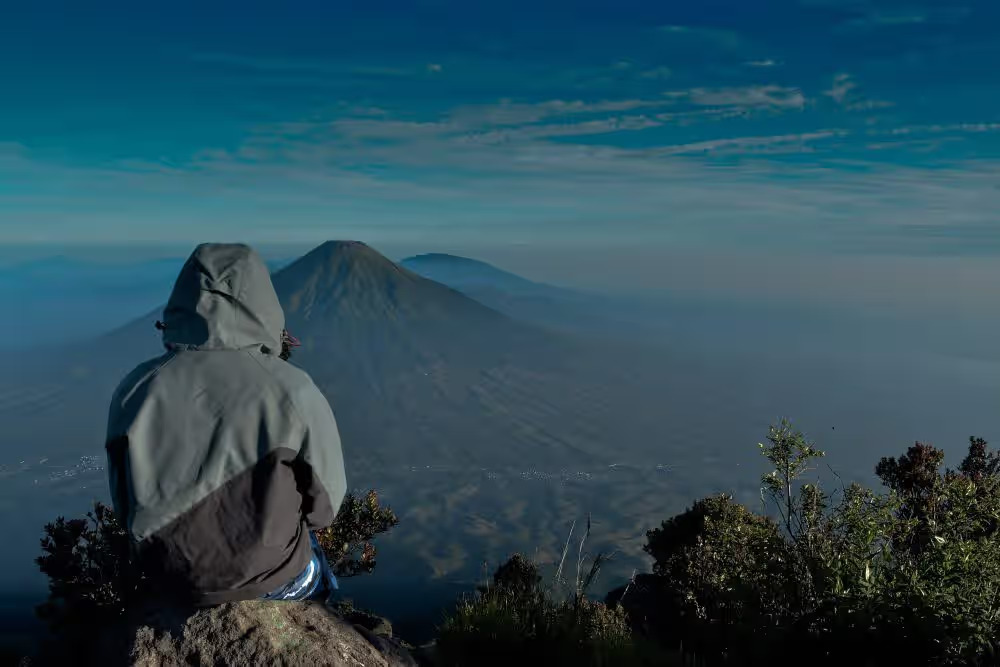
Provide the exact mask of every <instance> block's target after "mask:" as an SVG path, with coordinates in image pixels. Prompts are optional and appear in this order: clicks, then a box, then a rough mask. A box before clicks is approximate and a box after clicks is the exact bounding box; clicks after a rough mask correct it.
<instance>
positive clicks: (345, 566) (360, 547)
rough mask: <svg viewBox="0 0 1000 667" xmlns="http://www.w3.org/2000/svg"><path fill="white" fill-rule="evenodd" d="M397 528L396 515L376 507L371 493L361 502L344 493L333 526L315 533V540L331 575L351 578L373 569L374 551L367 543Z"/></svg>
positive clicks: (374, 496)
mask: <svg viewBox="0 0 1000 667" xmlns="http://www.w3.org/2000/svg"><path fill="white" fill-rule="evenodd" d="M397 524H399V519H398V518H397V517H396V514H395V513H394V512H393V511H392V509H391V508H389V507H382V506H381V505H380V504H379V499H378V493H376V492H375V490H374V489H372V490H370V491H368V493H367V494H365V497H364V498H360V497H358V496H355V495H354V494H353V493H348V494H347V495H346V496H345V497H344V502H343V503H341V505H340V511H339V512H337V518H336V519H335V520H334V522H333V524H332V525H331V526H330V527H329V528H324V529H322V530H318V531H316V539H317V541H318V542H319V544H320V546H321V547H323V552H324V553H325V554H326V558H327V560H328V561H329V562H330V567H331V568H332V569H333V573H334V574H335V575H336V576H337V577H338V578H339V577H353V576H356V575H359V574H365V573H370V572H371V571H372V570H374V569H375V555H376V551H375V545H373V544H372V543H371V540H372V539H374V537H375V536H376V535H379V534H381V533H384V532H386V531H388V530H390V529H391V528H394V527H395V526H396V525H397Z"/></svg>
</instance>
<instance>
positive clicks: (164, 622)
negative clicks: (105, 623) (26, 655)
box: [33, 600, 417, 667]
mask: <svg viewBox="0 0 1000 667" xmlns="http://www.w3.org/2000/svg"><path fill="white" fill-rule="evenodd" d="M359 628H360V630H359ZM95 634H97V635H98V636H96V637H95V636H93V635H92V636H91V641H90V644H91V646H90V651H91V653H92V654H91V655H89V656H87V658H86V662H87V664H100V665H107V666H108V667H116V666H118V665H136V666H137V667H166V666H168V665H170V666H173V665H178V666H180V665H233V666H243V665H245V666H247V667H249V666H251V665H252V666H257V665H281V666H283V667H284V666H287V667H295V666H298V665H302V666H303V667H305V666H309V667H312V666H314V665H331V666H336V667H417V662H416V661H415V660H414V658H413V657H412V656H411V655H410V654H409V652H408V651H407V649H406V648H405V647H404V644H403V642H401V641H400V640H398V639H395V638H393V637H391V636H389V637H386V636H383V635H375V634H373V633H372V632H371V631H370V630H368V629H367V628H364V627H363V626H358V625H353V624H351V623H349V622H348V621H346V620H344V619H343V618H341V617H339V616H337V615H336V614H335V613H333V612H332V611H331V610H330V609H329V608H327V607H326V606H324V605H323V604H322V603H321V602H315V601H308V602H280V601H264V600H248V601H244V602H234V603H229V604H224V605H220V606H218V607H211V608H205V609H197V610H196V609H185V608H180V607H174V606H163V607H159V608H157V607H155V606H148V607H147V608H145V609H140V610H135V611H133V612H131V613H130V614H128V615H127V616H126V617H124V618H122V619H121V620H120V621H119V622H117V623H116V624H114V625H112V626H111V627H105V628H102V629H101V630H100V631H99V632H98V633H95ZM81 657H82V656H81V655H80V654H79V653H77V654H76V655H75V658H76V659H78V660H79V659H80V658H81ZM33 664H49V662H48V661H40V662H36V663H33ZM63 664H66V663H63ZM73 664H81V663H79V662H76V663H73Z"/></svg>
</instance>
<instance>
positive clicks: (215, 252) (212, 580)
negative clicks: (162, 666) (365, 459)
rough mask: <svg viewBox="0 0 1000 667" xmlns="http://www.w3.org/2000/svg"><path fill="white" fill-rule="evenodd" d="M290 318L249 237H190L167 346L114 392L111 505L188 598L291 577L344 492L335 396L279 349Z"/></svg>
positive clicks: (251, 594) (258, 591)
mask: <svg viewBox="0 0 1000 667" xmlns="http://www.w3.org/2000/svg"><path fill="white" fill-rule="evenodd" d="M284 321H285V320H284V314H283V312H282V310H281V305H280V304H279V303H278V297H277V295H276V294H275V292H274V287H273V286H272V285H271V279H270V275H269V272H268V269H267V266H266V265H265V264H264V262H263V261H261V259H260V257H259V256H258V255H257V254H256V253H255V252H254V251H253V250H252V249H250V248H249V247H247V246H245V245H217V244H205V245H201V246H198V248H197V249H196V250H195V251H194V253H193V254H192V255H191V257H190V258H189V259H188V260H187V262H186V263H185V265H184V267H183V268H182V269H181V272H180V275H179V276H178V278H177V282H176V284H175V286H174V290H173V293H172V294H171V296H170V300H169V302H168V303H167V307H166V309H165V310H164V325H165V328H164V331H163V342H164V345H165V347H166V348H167V354H165V355H164V356H162V357H159V358H157V359H153V360H151V361H148V362H146V363H144V364H141V365H140V366H138V367H137V368H136V369H135V370H133V371H132V372H131V373H129V375H128V376H126V378H125V379H124V381H122V383H121V384H120V385H119V387H118V389H117V390H116V391H115V393H114V397H113V398H112V401H111V408H110V414H109V417H108V432H107V454H108V476H109V484H110V488H111V497H112V500H113V504H114V509H115V513H116V514H117V515H118V516H119V517H120V518H121V520H122V522H123V523H124V525H125V526H127V528H128V530H129V532H130V534H131V535H132V537H133V540H134V541H135V543H136V548H137V552H138V553H139V554H140V556H141V558H142V559H143V560H144V562H145V563H146V566H147V567H148V568H149V569H150V571H151V573H152V574H153V576H154V578H158V579H160V580H161V581H162V582H170V583H169V586H170V588H171V589H172V590H173V592H183V593H184V594H185V596H186V597H190V598H191V599H192V600H193V601H194V602H195V603H196V604H208V605H210V604H219V603H223V602H228V601H233V600H242V599H250V598H256V597H259V596H260V595H263V594H266V593H269V592H270V591H272V590H274V589H276V588H278V587H280V586H282V585H284V584H285V583H287V582H288V581H290V580H291V579H292V578H293V577H295V576H296V575H297V574H298V573H299V572H300V571H301V570H302V569H303V568H304V567H305V566H306V564H307V563H308V561H309V558H310V555H311V552H310V543H309V535H308V531H309V530H315V529H318V528H323V527H326V526H328V525H330V523H331V522H332V521H333V519H334V517H335V516H336V511H337V509H338V508H339V507H340V503H341V501H342V500H343V498H344V494H345V492H346V479H345V475H344V460H343V454H342V452H341V446H340V437H339V434H338V431H337V424H336V421H335V420H334V416H333V412H332V411H331V410H330V405H329V403H327V401H326V399H325V398H324V397H323V395H322V394H321V393H320V391H319V389H317V387H316V385H315V384H313V382H312V380H311V379H310V378H309V376H308V375H306V373H304V372H303V371H302V370H300V369H298V368H296V367H294V366H292V365H291V364H289V363H287V362H285V361H282V360H281V359H279V358H278V354H279V353H280V352H281V332H282V329H283V328H284Z"/></svg>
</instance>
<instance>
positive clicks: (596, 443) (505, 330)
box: [0, 242, 655, 471]
mask: <svg viewBox="0 0 1000 667" xmlns="http://www.w3.org/2000/svg"><path fill="white" fill-rule="evenodd" d="M273 282H274V285H275V289H276V291H277V292H278V295H279V298H280V299H281V302H282V305H283V307H284V309H285V312H286V320H287V328H288V329H289V330H290V331H291V332H292V333H293V334H295V335H296V336H297V337H299V338H300V340H301V341H302V343H303V345H302V347H301V348H299V349H298V350H296V352H295V355H294V357H293V359H292V361H293V363H296V364H299V365H301V366H302V367H303V368H305V369H306V370H307V371H308V372H309V373H310V375H311V376H312V377H313V378H314V380H315V381H316V383H317V384H318V385H319V386H320V388H321V389H322V390H323V391H324V393H326V395H327V396H328V398H329V399H330V400H331V403H332V404H333V406H334V411H335V412H336V414H337V417H338V421H339V423H340V426H341V429H342V431H343V435H344V442H345V451H346V452H347V455H348V458H349V461H350V465H351V466H352V468H353V469H355V470H359V471H360V470H361V469H367V470H375V469H378V468H380V467H385V466H392V467H407V466H414V465H431V464H434V465H454V466H462V467H464V468H476V469H478V468H480V467H520V468H523V467H524V466H525V465H532V466H539V467H550V468H551V467H560V466H564V465H565V464H566V463H567V462H568V461H570V460H574V461H577V462H583V461H594V460H604V459H606V458H608V457H610V456H611V454H610V453H609V452H608V448H607V443H608V442H611V441H617V442H624V441H630V440H640V439H641V438H643V437H645V433H644V428H645V427H644V423H646V422H645V420H644V417H643V416H642V413H643V412H645V413H646V414H647V415H651V414H655V413H652V412H649V411H643V410H639V414H638V415H634V414H633V415H630V414H627V413H626V412H625V411H633V410H635V409H636V408H637V407H638V406H639V405H640V404H641V403H642V402H643V401H644V400H647V398H646V394H645V393H644V392H641V391H632V390H629V389H628V388H629V387H630V386H634V385H635V380H636V372H635V371H634V370H633V365H631V364H623V363H621V362H620V360H618V359H616V358H615V357H614V356H612V355H609V354H608V353H607V351H606V350H597V349H594V348H592V347H588V346H587V345H585V344H583V343H581V342H579V341H577V340H576V339H574V338H572V337H569V336H563V335H558V334H554V333H552V332H549V331H546V330H543V329H539V328H536V327H533V326H530V325H528V324H525V323H522V322H520V321H517V320H514V319H512V318H510V317H508V316H506V315H504V314H501V313H499V312H497V311H496V310H493V309H491V308H488V307H486V306H484V305H483V304H481V303H479V302H477V301H475V300H473V299H471V298H469V297H467V296H466V295H464V294H461V293H459V292H458V291H455V290H453V289H451V288H449V287H446V286H444V285H442V284H440V283H437V282H434V281H432V280H428V279H426V278H423V277H421V276H419V275H417V274H415V273H413V272H412V271H409V270H408V269H406V268H404V267H401V266H399V265H397V264H395V263H393V262H391V261H390V260H388V259H386V258H385V257H384V256H382V255H381V254H379V253H378V252H376V251H375V250H373V249H372V248H370V247H368V246H366V245H364V244H361V243H356V242H330V243H325V244H323V245H322V246H320V247H318V248H316V249H315V250H313V251H312V252H310V253H308V254H307V255H305V256H303V257H302V258H300V259H299V260H297V261H295V262H294V263H292V264H291V265H289V266H287V267H285V268H284V269H282V270H280V271H278V272H277V273H276V274H274V276H273ZM157 317H158V313H155V312H154V313H150V314H149V315H148V316H146V317H143V318H141V319H139V320H137V321H135V322H133V323H130V324H129V325H126V326H124V327H121V328H119V329H117V330H115V331H114V332H111V333H109V334H108V335H107V336H104V337H102V338H100V339H98V340H96V341H92V342H89V343H87V344H85V345H80V346H75V347H69V348H63V349H60V350H58V351H53V352H50V353H45V354H38V355H36V358H35V359H34V360H26V361H24V362H21V363H22V364H23V368H24V369H27V368H30V369H31V370H30V373H17V374H10V375H8V376H7V377H8V378H13V377H24V378H26V380H25V381H23V382H22V381H17V382H13V381H8V382H5V383H0V385H3V386H0V418H2V419H3V420H4V421H5V422H6V423H7V428H6V429H5V432H4V433H3V434H0V441H2V442H0V444H4V445H5V446H6V449H7V451H20V452H23V451H26V450H32V451H39V450H40V451H45V453H46V454H49V455H51V454H52V453H53V451H62V452H73V451H76V452H86V453H92V452H94V451H100V447H101V444H102V441H103V429H104V420H105V419H106V414H107V405H108V400H109V399H110V395H111V392H112V391H113V389H114V387H115V386H116V385H117V383H118V381H119V380H120V378H121V377H122V376H123V375H124V374H125V373H126V372H127V371H128V370H129V369H130V368H131V367H133V366H134V365H135V364H137V363H139V362H140V361H142V360H143V359H146V358H149V357H152V356H155V355H157V354H160V353H161V352H162V348H161V346H160V343H159V334H158V332H157V331H156V330H155V329H154V328H153V326H152V325H153V322H154V321H155V319H156V318H157ZM625 369H629V370H627V371H626V370H625ZM5 401H6V402H5ZM615 414H620V415H621V417H620V418H617V419H616V418H611V415H615ZM39 440H41V441H44V443H45V444H44V446H43V447H38V446H37V443H38V441H39Z"/></svg>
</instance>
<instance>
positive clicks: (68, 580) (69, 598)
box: [35, 491, 399, 629]
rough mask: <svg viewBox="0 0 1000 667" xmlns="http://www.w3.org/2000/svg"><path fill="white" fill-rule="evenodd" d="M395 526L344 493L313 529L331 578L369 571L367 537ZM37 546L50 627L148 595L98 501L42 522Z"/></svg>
mask: <svg viewBox="0 0 1000 667" xmlns="http://www.w3.org/2000/svg"><path fill="white" fill-rule="evenodd" d="M398 523H399V520H398V519H397V518H396V515H395V514H394V513H393V512H392V510H391V509H389V508H387V507H381V506H380V505H379V501H378V495H377V494H376V493H375V491H369V492H368V493H367V494H366V495H365V497H364V498H363V499H362V498H358V497H357V496H355V495H354V494H350V493H349V494H347V496H345V498H344V502H343V504H342V505H341V509H340V511H339V512H338V514H337V518H336V520H335V521H334V523H333V525H332V526H331V527H329V528H327V529H324V530H322V531H317V538H318V539H319V540H320V542H321V545H322V546H323V547H324V551H325V552H326V554H327V557H328V558H329V560H330V564H331V567H332V569H333V571H334V573H335V574H336V575H337V576H338V577H345V576H352V575H356V574H360V573H368V572H371V571H372V570H373V569H374V568H375V547H374V546H373V545H372V544H371V540H372V539H373V538H374V537H375V536H376V535H378V534H380V533H384V532H386V531H387V530H389V529H390V528H392V527H394V526H395V525H396V524H398ZM41 547H42V551H43V554H42V555H41V556H39V557H38V558H36V559H35V562H36V563H37V564H38V566H39V568H40V569H41V571H42V573H43V574H45V575H46V576H48V578H49V598H48V600H47V601H46V602H45V603H43V604H41V605H39V607H38V608H37V609H36V612H37V614H38V615H39V617H41V618H43V619H45V620H46V621H47V622H48V623H49V625H50V626H51V627H52V628H53V629H61V628H64V627H66V626H72V625H73V624H75V623H78V622H80V621H83V620H86V621H88V623H90V622H93V621H94V620H95V619H99V618H101V617H102V616H104V615H108V614H111V615H115V614H120V613H122V612H123V611H124V610H125V609H126V608H127V607H128V606H129V604H130V603H132V602H133V601H135V600H138V599H140V598H141V597H142V596H143V595H144V594H147V593H148V592H149V591H150V588H149V583H150V582H149V581H148V579H147V578H146V577H145V576H144V574H143V568H142V567H141V564H140V561H139V560H138V559H137V558H136V557H135V556H134V553H133V549H132V545H131V539H130V537H129V534H128V532H127V531H126V530H125V528H124V527H123V526H122V525H121V524H120V523H119V522H118V520H117V518H116V517H115V514H114V511H113V510H112V509H111V508H110V507H108V506H107V505H104V504H103V503H100V502H95V503H94V509H93V511H91V512H88V513H87V516H86V518H84V519H70V520H67V519H65V518H64V517H61V516H60V517H58V518H57V519H56V520H55V521H54V522H52V523H49V524H46V526H45V535H44V537H43V538H42V540H41Z"/></svg>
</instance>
